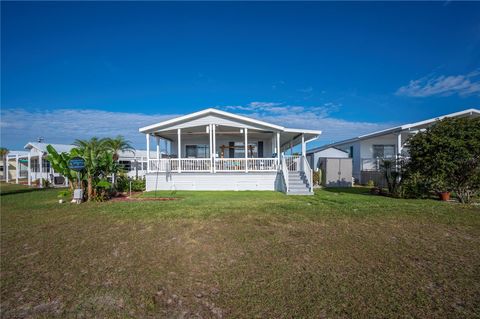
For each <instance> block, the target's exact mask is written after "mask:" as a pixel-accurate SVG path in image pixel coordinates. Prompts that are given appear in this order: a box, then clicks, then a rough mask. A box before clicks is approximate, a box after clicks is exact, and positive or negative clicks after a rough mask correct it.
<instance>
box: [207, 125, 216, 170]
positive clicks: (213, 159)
mask: <svg viewBox="0 0 480 319" xmlns="http://www.w3.org/2000/svg"><path fill="white" fill-rule="evenodd" d="M207 132H208V151H209V153H210V163H211V166H210V172H211V173H213V167H214V166H215V158H214V156H213V149H212V124H208V126H207Z"/></svg>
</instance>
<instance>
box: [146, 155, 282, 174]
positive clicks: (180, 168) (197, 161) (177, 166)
mask: <svg viewBox="0 0 480 319" xmlns="http://www.w3.org/2000/svg"><path fill="white" fill-rule="evenodd" d="M213 162H214V163H215V171H216V172H246V171H249V172H268V171H270V172H271V171H277V170H278V162H277V159H276V158H248V159H245V158H216V159H215V160H214V161H213ZM212 171H213V170H212V159H210V158H181V159H178V158H169V159H165V158H162V159H159V160H157V159H151V160H150V172H212Z"/></svg>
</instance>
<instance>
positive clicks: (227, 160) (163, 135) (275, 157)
mask: <svg viewBox="0 0 480 319" xmlns="http://www.w3.org/2000/svg"><path fill="white" fill-rule="evenodd" d="M307 138H308V137H307V136H306V134H304V133H298V132H273V131H261V130H258V129H251V128H250V129H249V128H248V127H244V128H238V127H231V126H224V125H217V124H208V125H205V126H196V127H189V128H177V129H175V130H166V131H161V132H154V133H151V134H146V143H147V154H150V152H149V150H150V149H152V145H151V144H152V141H153V142H154V143H155V146H154V147H156V155H157V156H156V157H155V158H150V157H149V158H148V159H147V162H148V166H147V173H158V172H161V173H166V172H168V173H182V172H183V173H187V172H203V173H229V172H235V173H240V172H244V173H249V172H268V171H271V172H275V171H278V170H280V166H281V155H282V153H283V152H284V151H286V150H288V149H293V148H295V147H296V146H297V145H300V146H301V147H300V154H299V155H297V156H296V157H302V156H305V153H306V145H307V143H308V142H309V140H307ZM161 149H165V150H166V154H162V152H161V151H160V150H161Z"/></svg>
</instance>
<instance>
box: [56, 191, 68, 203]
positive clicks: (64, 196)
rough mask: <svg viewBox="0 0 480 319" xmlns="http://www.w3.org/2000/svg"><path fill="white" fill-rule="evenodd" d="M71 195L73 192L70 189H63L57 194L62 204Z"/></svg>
mask: <svg viewBox="0 0 480 319" xmlns="http://www.w3.org/2000/svg"><path fill="white" fill-rule="evenodd" d="M70 195H71V192H70V191H69V190H63V191H60V192H59V193H58V195H57V197H58V203H59V204H62V203H65V202H66V200H67V198H68V197H69V196H70Z"/></svg>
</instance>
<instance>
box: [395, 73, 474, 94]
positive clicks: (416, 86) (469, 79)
mask: <svg viewBox="0 0 480 319" xmlns="http://www.w3.org/2000/svg"><path fill="white" fill-rule="evenodd" d="M395 94H396V95H403V96H411V97H428V96H435V95H437V96H450V95H454V94H458V95H459V96H462V97H464V96H469V95H479V96H480V70H476V71H474V72H470V73H468V74H465V75H448V76H446V75H440V76H433V75H430V76H426V77H423V78H421V79H418V80H412V81H410V83H408V85H405V86H402V87H400V88H399V89H398V90H397V92H396V93H395Z"/></svg>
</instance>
